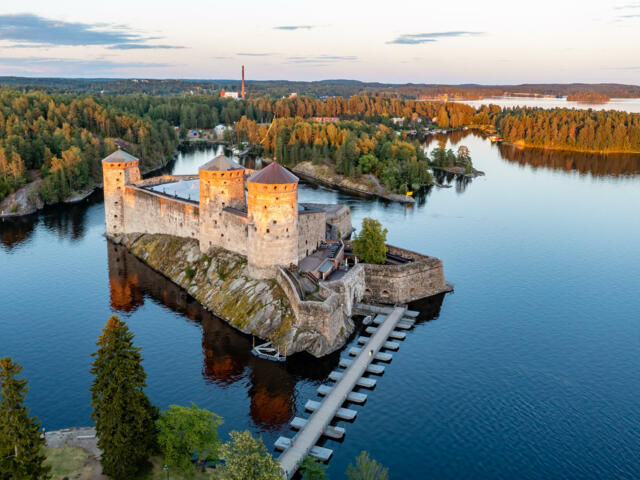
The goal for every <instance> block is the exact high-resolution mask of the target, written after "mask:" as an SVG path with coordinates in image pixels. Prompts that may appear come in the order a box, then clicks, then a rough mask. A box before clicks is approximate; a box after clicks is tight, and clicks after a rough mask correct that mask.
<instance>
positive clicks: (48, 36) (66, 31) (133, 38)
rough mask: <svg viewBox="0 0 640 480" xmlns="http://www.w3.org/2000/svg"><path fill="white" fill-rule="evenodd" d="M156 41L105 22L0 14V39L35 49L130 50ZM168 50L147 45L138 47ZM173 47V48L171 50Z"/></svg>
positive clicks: (21, 14) (122, 26)
mask: <svg viewBox="0 0 640 480" xmlns="http://www.w3.org/2000/svg"><path fill="white" fill-rule="evenodd" d="M153 39H157V37H145V36H144V35H141V34H140V33H137V32H134V31H133V30H132V29H131V28H129V27H128V26H126V25H109V24H106V23H79V22H65V21H62V20H54V19H49V18H44V17H40V16H38V15H34V14H32V13H18V14H6V15H0V40H9V41H14V42H24V43H27V44H31V45H36V46H87V45H105V46H107V45H111V47H110V48H118V46H123V45H124V47H122V48H123V49H127V48H132V47H127V45H129V46H131V45H144V42H146V41H149V40H153ZM156 47H157V48H167V47H166V46H147V47H140V48H156ZM172 48H175V47H172Z"/></svg>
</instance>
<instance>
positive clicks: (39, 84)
mask: <svg viewBox="0 0 640 480" xmlns="http://www.w3.org/2000/svg"><path fill="white" fill-rule="evenodd" d="M0 86H6V87H11V88H16V87H20V88H22V89H25V90H27V91H31V90H42V91H46V92H53V91H60V92H67V93H71V92H73V93H92V94H96V93H105V94H136V93H138V94H140V93H144V94H149V95H175V94H183V93H191V92H193V93H204V94H211V93H214V92H218V91H220V90H222V89H224V90H231V91H237V90H239V87H240V80H224V79H220V80H215V79H214V80H189V79H164V80H159V79H110V78H88V79H75V78H36V77H0ZM246 88H247V93H248V95H249V97H253V98H255V97H261V96H264V95H272V96H276V97H281V96H288V95H289V94H291V93H297V94H298V95H304V96H315V97H324V96H343V97H349V96H352V95H358V94H368V95H398V96H401V97H404V98H442V97H444V96H448V97H455V98H464V99H482V98H484V97H493V96H501V95H511V96H523V95H532V96H563V97H564V96H569V95H572V96H574V95H584V94H585V93H593V94H598V95H604V96H607V97H610V98H640V86H639V85H623V84H617V83H567V84H563V83H550V84H522V85H476V84H463V85H437V84H413V83H406V84H392V83H379V82H360V81H358V80H320V81H312V82H302V81H287V80H247V81H246Z"/></svg>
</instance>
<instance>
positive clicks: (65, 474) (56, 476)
mask: <svg viewBox="0 0 640 480" xmlns="http://www.w3.org/2000/svg"><path fill="white" fill-rule="evenodd" d="M45 450H46V453H47V464H48V465H51V475H52V478H53V480H62V479H63V478H69V479H70V480H71V479H79V480H90V479H93V478H96V475H97V472H99V471H100V470H99V463H98V462H97V461H96V459H95V458H93V456H92V455H89V454H88V453H87V452H85V451H84V450H82V449H81V448H76V447H68V446H64V447H62V448H46V449H45Z"/></svg>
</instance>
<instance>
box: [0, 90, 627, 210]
mask: <svg viewBox="0 0 640 480" xmlns="http://www.w3.org/2000/svg"><path fill="white" fill-rule="evenodd" d="M39 80H43V79H39ZM60 81H61V82H62V80H60ZM65 81H66V80H65ZM68 82H71V83H73V82H75V81H71V80H69V81H68ZM77 82H86V81H80V80H78V81H77ZM96 82H98V80H96ZM122 82H132V81H131V80H126V81H124V80H123V81H122ZM157 82H161V81H157ZM174 82H180V81H174ZM274 117H275V118H277V121H276V122H275V126H274V128H273V129H272V130H271V131H270V132H269V136H268V138H267V139H266V141H265V142H264V143H263V145H262V147H261V148H263V149H264V150H266V151H267V152H269V153H273V152H275V153H276V154H277V155H278V158H279V159H280V160H281V161H282V162H283V163H285V164H290V165H295V164H297V163H299V162H302V161H306V160H311V161H315V162H319V161H325V160H326V161H329V162H332V163H333V165H334V167H335V170H336V171H337V172H339V173H343V174H345V175H347V176H359V175H374V176H376V177H377V178H378V179H379V180H380V181H381V182H382V183H383V184H384V185H385V186H386V187H387V188H388V189H389V190H390V191H394V192H400V191H402V190H403V189H405V188H413V189H415V188H418V187H419V186H421V185H425V184H428V183H429V182H430V177H429V174H428V172H427V171H426V170H427V168H426V166H427V163H426V162H428V161H429V160H428V159H426V158H425V156H424V153H423V151H422V149H421V148H420V146H419V144H418V142H417V140H415V139H414V140H412V139H411V138H409V137H407V133H408V132H409V131H410V130H411V129H413V130H416V131H418V132H420V131H424V129H425V128H429V127H431V125H432V124H434V126H437V128H439V129H442V128H444V129H449V128H459V127H465V126H469V127H488V128H490V129H493V128H495V129H497V130H498V132H499V133H500V134H501V135H502V137H503V138H504V140H505V141H507V142H509V143H513V144H517V145H522V146H528V147H543V148H552V149H565V150H579V151H597V152H640V114H630V113H625V112H619V111H592V110H571V109H553V110H542V109H534V108H516V109H500V107H498V106H495V105H488V106H482V107H479V108H477V109H476V108H474V107H472V106H469V105H466V104H462V103H457V102H439V101H420V100H413V99H409V98H401V97H399V96H388V95H378V96H369V95H353V96H350V97H328V98H324V99H320V98H316V97H304V96H298V97H294V98H277V99H276V98H273V97H271V96H264V97H260V98H252V99H249V100H247V101H236V100H233V99H227V98H220V96H219V95H216V94H213V95H211V94H207V95H204V94H193V95H191V94H188V95H185V94H182V95H143V94H138V93H136V94H127V95H95V96H92V95H78V94H72V93H54V94H50V93H45V92H43V91H32V92H28V93H26V92H18V91H15V90H0V200H2V198H4V197H5V196H6V195H8V194H9V193H10V192H12V191H14V190H16V189H17V188H19V187H20V186H22V185H24V184H25V183H26V182H28V181H30V180H34V179H38V178H42V183H41V184H40V187H39V194H40V197H41V198H42V199H43V200H44V201H45V202H47V203H54V202H57V201H60V200H62V199H65V198H67V197H68V196H70V195H72V194H73V193H75V192H79V191H82V190H86V189H87V188H88V187H90V186H92V185H94V184H96V183H99V182H100V180H101V165H100V160H101V159H102V158H103V157H104V156H106V155H107V154H108V153H110V152H111V151H113V149H114V148H115V147H116V145H117V144H120V145H122V146H123V147H124V148H126V149H127V150H128V151H130V153H132V154H133V155H136V156H138V157H139V158H141V160H142V162H143V163H142V166H143V168H144V167H145V166H146V167H149V166H151V165H158V164H159V163H162V162H163V161H165V160H166V159H167V158H168V156H169V155H170V153H171V152H172V150H173V149H174V148H175V145H176V142H177V139H176V134H175V131H174V128H173V127H174V126H181V127H183V129H184V128H189V129H193V128H204V129H208V128H213V127H215V126H216V125H217V124H219V123H225V124H227V125H231V124H234V123H235V124H236V125H237V138H236V140H239V141H241V140H248V141H250V142H251V143H253V144H257V143H259V142H260V140H262V139H263V138H264V136H265V134H266V132H267V129H268V125H269V123H270V122H271V121H272V119H273V118H274ZM317 117H325V118H317ZM327 117H329V118H328V119H327ZM332 118H337V119H338V122H334V121H333V120H331V119H332ZM398 119H400V120H401V121H398ZM327 121H329V123H324V122H327ZM403 129H404V130H403ZM418 136H419V135H418ZM445 153H446V152H445ZM436 160H437V162H438V163H442V162H443V161H444V160H446V161H447V164H448V165H455V166H463V167H464V168H465V169H468V168H470V167H468V166H467V165H466V163H465V161H464V159H463V160H459V159H457V157H455V158H454V157H452V156H451V155H448V156H447V155H445V156H444V157H441V158H439V159H436ZM433 162H434V159H432V160H431V164H432V165H435V164H434V163H433ZM456 162H457V163H456Z"/></svg>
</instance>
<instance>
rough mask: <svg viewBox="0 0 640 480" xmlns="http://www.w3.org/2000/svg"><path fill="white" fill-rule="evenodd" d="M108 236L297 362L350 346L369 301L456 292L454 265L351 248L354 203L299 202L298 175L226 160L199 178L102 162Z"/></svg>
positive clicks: (124, 157)
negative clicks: (357, 309) (368, 258)
mask: <svg viewBox="0 0 640 480" xmlns="http://www.w3.org/2000/svg"><path fill="white" fill-rule="evenodd" d="M102 167H103V177H104V196H105V216H106V219H105V220H106V234H107V237H108V238H109V239H110V240H111V241H112V242H114V243H115V244H118V245H121V246H123V247H124V248H127V249H128V250H129V251H130V252H131V253H132V254H134V255H135V256H136V257H138V258H139V259H141V260H142V261H144V262H145V263H146V264H147V265H149V266H150V267H151V268H153V269H154V270H156V271H158V272H159V273H161V274H163V275H164V276H166V277H167V278H169V279H170V280H172V281H173V282H175V283H176V284H178V285H180V286H181V287H182V288H184V289H185V290H186V291H188V292H189V294H191V295H192V296H193V297H194V298H195V299H197V300H198V301H199V302H200V303H201V304H202V305H204V306H205V307H206V308H207V309H209V310H210V311H211V312H213V313H214V314H215V315H217V316H219V317H221V318H222V319H224V320H225V321H227V322H228V323H229V324H230V325H232V326H233V327H235V328H237V329H238V330H240V331H242V332H244V333H247V334H252V335H255V336H257V337H259V338H262V339H268V340H270V341H271V342H272V343H273V345H274V346H277V348H279V349H280V350H281V351H283V352H287V354H293V353H297V352H301V351H306V352H309V353H311V354H312V355H314V356H316V357H320V356H323V355H326V354H328V353H330V352H332V351H335V350H337V349H339V348H341V347H342V346H343V345H344V343H345V341H346V340H347V339H348V337H349V335H350V334H351V333H352V332H353V330H354V328H355V324H354V322H353V320H352V318H351V317H352V315H353V314H354V305H355V304H356V303H358V302H370V303H383V304H398V303H408V302H411V301H414V300H418V299H420V298H425V297H428V296H432V295H436V294H438V293H441V292H444V291H448V290H450V289H451V288H450V287H449V286H448V285H447V284H446V282H445V279H444V273H443V270H442V262H441V261H440V260H439V259H437V258H434V257H428V256H424V255H420V254H418V253H415V252H410V251H407V250H402V249H399V248H397V247H392V246H388V253H387V257H386V262H384V264H382V265H373V264H367V263H363V262H360V261H359V259H358V256H357V255H355V254H354V253H353V251H352V249H351V244H350V241H349V238H350V236H351V233H352V232H353V231H354V229H353V227H352V225H351V215H350V210H349V207H348V206H345V205H325V204H309V203H299V202H298V190H297V188H298V178H297V177H296V176H295V175H293V174H292V173H291V172H289V171H288V170H287V169H285V168H284V167H282V166H281V165H279V164H278V163H277V162H275V161H274V162H272V163H271V164H269V165H268V166H267V167H265V168H263V169H262V170H259V171H257V172H253V171H250V170H248V169H245V168H244V167H242V166H241V165H238V164H236V163H234V162H233V161H231V160H230V159H229V158H227V157H225V156H222V155H220V156H218V157H216V158H214V159H213V160H211V161H209V162H207V163H206V164H204V165H202V166H201V167H200V169H199V174H198V175H182V176H171V175H167V176H161V177H155V178H150V179H147V180H141V177H140V170H139V168H138V159H137V158H135V157H133V156H132V155H129V154H128V153H126V152H124V151H123V150H117V151H115V152H114V153H112V154H111V155H109V156H108V157H106V158H105V159H104V160H103V161H102Z"/></svg>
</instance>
